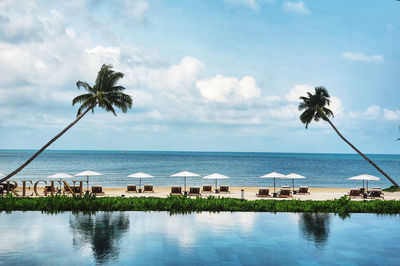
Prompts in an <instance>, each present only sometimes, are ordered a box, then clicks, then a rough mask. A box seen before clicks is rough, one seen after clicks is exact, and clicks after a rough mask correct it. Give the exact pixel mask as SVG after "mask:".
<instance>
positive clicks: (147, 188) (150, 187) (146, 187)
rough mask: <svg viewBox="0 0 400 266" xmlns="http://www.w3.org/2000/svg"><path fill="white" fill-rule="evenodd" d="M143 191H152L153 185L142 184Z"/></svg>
mask: <svg viewBox="0 0 400 266" xmlns="http://www.w3.org/2000/svg"><path fill="white" fill-rule="evenodd" d="M145 192H151V193H154V190H153V185H151V184H147V185H144V186H143V193H145Z"/></svg>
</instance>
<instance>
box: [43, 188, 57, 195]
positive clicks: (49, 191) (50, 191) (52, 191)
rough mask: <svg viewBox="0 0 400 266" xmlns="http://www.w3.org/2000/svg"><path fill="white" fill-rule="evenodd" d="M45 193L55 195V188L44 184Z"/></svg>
mask: <svg viewBox="0 0 400 266" xmlns="http://www.w3.org/2000/svg"><path fill="white" fill-rule="evenodd" d="M43 192H44V195H45V196H47V195H48V194H50V195H54V193H55V189H54V187H52V186H44V191H43Z"/></svg>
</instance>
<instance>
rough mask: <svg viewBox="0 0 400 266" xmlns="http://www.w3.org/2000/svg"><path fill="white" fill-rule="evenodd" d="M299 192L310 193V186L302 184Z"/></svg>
mask: <svg viewBox="0 0 400 266" xmlns="http://www.w3.org/2000/svg"><path fill="white" fill-rule="evenodd" d="M297 194H300V195H301V194H310V192H308V187H307V186H301V187H300V188H299V191H298V192H297Z"/></svg>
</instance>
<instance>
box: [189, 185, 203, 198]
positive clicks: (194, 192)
mask: <svg viewBox="0 0 400 266" xmlns="http://www.w3.org/2000/svg"><path fill="white" fill-rule="evenodd" d="M188 196H201V194H200V187H190V188H189V194H188Z"/></svg>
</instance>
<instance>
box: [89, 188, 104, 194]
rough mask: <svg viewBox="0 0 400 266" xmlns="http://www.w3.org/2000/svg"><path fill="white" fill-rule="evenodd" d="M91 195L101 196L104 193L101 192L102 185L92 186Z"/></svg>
mask: <svg viewBox="0 0 400 266" xmlns="http://www.w3.org/2000/svg"><path fill="white" fill-rule="evenodd" d="M91 194H92V195H95V196H103V195H104V194H105V193H104V192H103V187H102V186H92V193H91Z"/></svg>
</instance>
